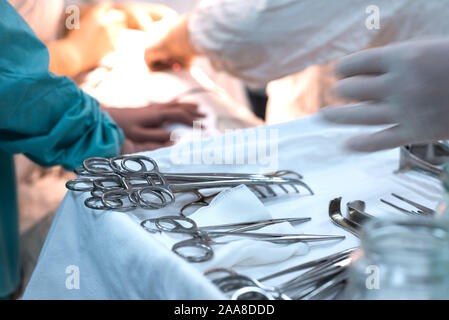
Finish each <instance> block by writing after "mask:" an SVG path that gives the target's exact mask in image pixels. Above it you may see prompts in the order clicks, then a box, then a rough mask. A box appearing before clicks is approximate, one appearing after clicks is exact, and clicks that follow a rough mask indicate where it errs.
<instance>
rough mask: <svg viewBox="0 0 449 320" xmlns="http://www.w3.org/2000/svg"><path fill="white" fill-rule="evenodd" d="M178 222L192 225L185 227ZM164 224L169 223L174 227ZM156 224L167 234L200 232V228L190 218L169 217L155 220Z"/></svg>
mask: <svg viewBox="0 0 449 320" xmlns="http://www.w3.org/2000/svg"><path fill="white" fill-rule="evenodd" d="M178 221H183V222H187V223H188V224H190V226H188V227H185V226H183V225H182V224H181V223H179V222H178ZM162 223H167V224H169V225H171V226H172V228H170V227H166V226H164V225H163V224H162ZM154 224H155V225H156V227H157V228H158V229H159V230H160V231H166V232H179V233H191V232H198V231H199V229H198V226H197V224H196V223H195V221H193V220H192V219H190V218H187V217H182V216H168V217H162V218H158V219H155V220H154Z"/></svg>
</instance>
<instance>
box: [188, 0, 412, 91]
mask: <svg viewBox="0 0 449 320" xmlns="http://www.w3.org/2000/svg"><path fill="white" fill-rule="evenodd" d="M408 2H409V1H408V0H395V1H391V0H372V1H369V3H367V1H364V0H339V1H327V0H326V1H323V0H243V1H242V0H203V1H201V2H200V3H199V5H198V6H197V8H196V9H195V10H194V11H193V12H192V14H191V18H190V23H189V34H190V38H191V42H192V44H193V46H194V47H195V49H196V50H197V51H198V52H200V53H202V54H205V55H207V56H208V57H209V59H210V60H211V61H212V64H213V65H214V67H216V68H217V69H219V70H224V71H227V72H229V73H231V74H232V75H234V76H237V77H239V78H241V79H243V80H245V81H246V82H247V83H248V84H250V85H252V86H261V85H264V84H266V83H267V82H269V81H271V80H274V79H277V78H280V77H283V76H285V75H288V74H292V73H295V72H298V71H300V70H302V69H304V68H306V67H307V66H309V65H311V64H317V63H324V62H328V61H330V60H333V59H335V58H338V57H340V56H342V55H345V54H348V53H350V52H354V51H358V50H360V49H363V48H366V46H367V45H368V44H369V43H370V42H371V40H372V39H373V38H374V37H375V36H376V35H377V34H378V32H379V31H378V30H375V29H369V28H367V27H366V21H368V22H369V21H371V19H369V18H370V12H368V13H367V7H368V6H369V5H376V6H377V7H378V8H379V9H380V18H381V20H380V21H381V25H380V29H382V28H383V27H384V26H387V25H390V24H392V23H394V21H393V17H394V16H395V15H396V14H397V13H398V12H400V11H401V10H403V9H404V6H406V5H407V3H408Z"/></svg>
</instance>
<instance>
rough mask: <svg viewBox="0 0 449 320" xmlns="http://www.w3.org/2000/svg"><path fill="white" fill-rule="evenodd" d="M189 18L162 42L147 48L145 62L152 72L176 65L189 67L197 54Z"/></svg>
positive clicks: (184, 18) (161, 40) (178, 23)
mask: <svg viewBox="0 0 449 320" xmlns="http://www.w3.org/2000/svg"><path fill="white" fill-rule="evenodd" d="M188 24H189V17H188V16H184V17H181V18H180V19H179V21H178V22H177V23H176V24H175V25H174V26H173V27H172V28H171V29H170V31H169V32H168V33H167V34H166V35H165V36H163V37H162V38H161V39H160V40H158V41H156V42H155V43H154V44H153V45H151V46H150V47H148V48H147V50H146V52H145V61H146V62H147V65H148V67H149V68H150V70H152V71H160V70H164V69H167V68H170V67H172V66H173V65H174V64H175V63H176V64H179V65H180V66H181V67H188V66H189V65H190V62H191V60H192V58H193V57H194V56H195V55H196V54H197V52H196V51H195V49H194V48H193V46H192V44H191V42H190V37H189V30H188Z"/></svg>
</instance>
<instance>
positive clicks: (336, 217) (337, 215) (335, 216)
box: [329, 197, 361, 237]
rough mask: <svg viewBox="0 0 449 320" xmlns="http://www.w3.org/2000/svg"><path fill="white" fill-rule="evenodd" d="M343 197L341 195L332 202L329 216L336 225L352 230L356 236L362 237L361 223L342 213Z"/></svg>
mask: <svg viewBox="0 0 449 320" xmlns="http://www.w3.org/2000/svg"><path fill="white" fill-rule="evenodd" d="M341 199H342V198H341V197H340V198H336V199H334V200H332V201H331V202H330V204H329V217H330V218H331V220H332V222H333V223H334V224H335V225H337V226H339V227H341V228H343V229H345V230H346V231H349V232H351V233H352V234H354V235H355V236H356V237H360V228H361V225H360V224H359V223H357V222H354V221H352V220H350V219H347V218H345V217H344V216H343V214H342V213H341Z"/></svg>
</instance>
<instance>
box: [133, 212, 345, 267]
mask: <svg viewBox="0 0 449 320" xmlns="http://www.w3.org/2000/svg"><path fill="white" fill-rule="evenodd" d="M284 220H285V219H284ZM148 222H153V223H154V224H155V225H156V227H157V228H158V229H159V230H160V231H165V232H173V233H180V234H188V235H191V236H193V238H191V239H188V240H184V241H181V242H178V243H176V244H175V245H174V246H173V248H172V251H173V252H175V253H176V254H177V255H179V256H180V257H182V258H184V259H186V260H187V261H189V262H204V261H207V260H210V259H212V257H213V250H212V247H211V246H212V245H219V244H227V243H229V242H231V241H235V240H229V241H223V242H216V241H214V240H213V238H220V237H225V236H232V237H240V238H242V237H244V238H252V239H255V240H259V241H267V242H273V243H287V244H289V243H296V242H314V241H326V240H341V239H344V238H345V237H344V236H333V235H304V234H279V233H251V232H244V231H242V230H248V228H246V229H241V228H237V229H235V230H231V231H209V229H203V228H198V226H197V225H196V223H195V221H193V220H192V219H189V218H185V217H177V216H176V217H175V216H173V217H162V218H156V219H148V220H145V221H144V222H142V226H143V227H144V228H146V227H145V224H146V223H148ZM282 222H284V221H282ZM185 224H187V225H188V226H185ZM221 227H223V226H221ZM214 228H217V227H214ZM253 230H254V229H253ZM186 248H188V249H196V250H195V251H196V252H198V250H199V251H202V253H200V254H191V255H187V254H184V253H182V252H181V250H182V249H186Z"/></svg>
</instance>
